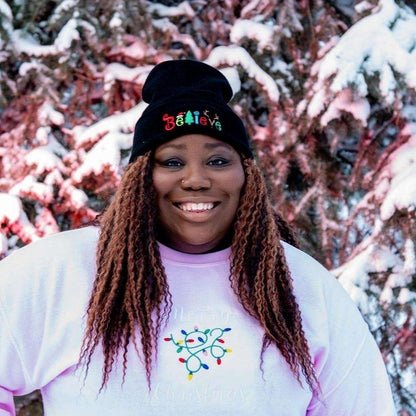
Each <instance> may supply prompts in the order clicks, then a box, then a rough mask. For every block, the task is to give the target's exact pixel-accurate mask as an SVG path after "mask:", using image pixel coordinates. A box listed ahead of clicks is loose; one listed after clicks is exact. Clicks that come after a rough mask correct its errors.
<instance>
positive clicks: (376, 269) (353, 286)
mask: <svg viewBox="0 0 416 416" xmlns="http://www.w3.org/2000/svg"><path fill="white" fill-rule="evenodd" d="M402 269H403V261H402V260H401V259H400V257H399V256H398V255H397V254H394V253H393V252H392V250H391V249H390V248H389V247H386V246H383V245H369V246H368V247H367V248H366V249H365V250H364V251H362V252H361V253H359V254H357V255H355V256H354V257H352V258H351V260H349V261H347V262H346V263H344V264H343V265H342V266H340V267H338V268H337V269H334V270H332V273H333V274H334V275H335V276H337V277H338V280H339V282H340V283H341V284H342V285H343V286H344V288H345V290H346V291H347V292H348V293H349V295H350V296H351V297H352V299H353V300H354V302H355V303H356V304H357V305H358V306H359V308H360V309H361V311H362V312H363V313H364V314H368V313H369V312H370V310H369V304H368V300H369V299H368V295H367V293H366V291H367V290H369V289H370V284H371V283H370V278H369V274H370V273H386V272H387V271H388V270H391V271H392V272H394V273H396V275H397V274H400V275H401V273H400V272H401V271H402ZM396 283H397V284H399V282H398V281H397V282H396ZM384 296H385V299H384V300H385V301H389V300H391V299H388V297H387V295H386V294H385V295H384Z"/></svg>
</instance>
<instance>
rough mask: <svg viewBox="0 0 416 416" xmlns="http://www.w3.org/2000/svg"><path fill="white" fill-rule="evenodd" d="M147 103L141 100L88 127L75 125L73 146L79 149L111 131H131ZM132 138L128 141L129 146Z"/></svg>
mask: <svg viewBox="0 0 416 416" xmlns="http://www.w3.org/2000/svg"><path fill="white" fill-rule="evenodd" d="M146 107H147V104H145V103H144V102H141V103H140V104H138V105H136V106H135V107H133V108H131V109H130V110H128V111H125V112H124V113H119V114H115V115H111V116H109V117H106V118H104V119H102V120H100V121H98V122H97V123H95V124H93V125H92V126H89V127H84V126H76V127H75V128H74V129H73V130H72V133H73V137H72V140H73V142H74V148H75V149H80V148H81V147H86V146H89V145H91V144H94V143H96V142H97V141H98V140H99V139H100V138H102V137H103V136H105V135H107V134H111V133H120V132H126V131H132V130H133V128H134V125H135V123H136V121H137V119H138V118H139V117H140V115H141V114H142V112H143V111H144V109H145V108H146ZM132 140H133V138H131V140H130V142H129V146H130V147H131V145H132V143H133V141H132Z"/></svg>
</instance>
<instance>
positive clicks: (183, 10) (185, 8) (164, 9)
mask: <svg viewBox="0 0 416 416" xmlns="http://www.w3.org/2000/svg"><path fill="white" fill-rule="evenodd" d="M147 11H148V12H149V13H154V14H156V15H158V16H160V17H178V16H186V17H188V18H189V19H193V18H194V17H195V12H194V10H193V9H192V7H191V5H190V4H189V2H187V1H184V2H182V3H180V4H179V5H177V6H171V7H169V6H165V5H163V4H154V3H152V4H149V5H148V6H147Z"/></svg>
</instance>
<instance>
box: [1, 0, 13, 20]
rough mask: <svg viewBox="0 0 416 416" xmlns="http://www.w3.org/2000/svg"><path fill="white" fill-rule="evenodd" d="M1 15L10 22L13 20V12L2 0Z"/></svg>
mask: <svg viewBox="0 0 416 416" xmlns="http://www.w3.org/2000/svg"><path fill="white" fill-rule="evenodd" d="M0 14H2V15H3V16H4V17H5V18H6V19H7V20H8V21H9V22H12V20H13V14H12V10H11V9H10V6H9V5H8V4H7V3H6V2H5V1H4V0H0Z"/></svg>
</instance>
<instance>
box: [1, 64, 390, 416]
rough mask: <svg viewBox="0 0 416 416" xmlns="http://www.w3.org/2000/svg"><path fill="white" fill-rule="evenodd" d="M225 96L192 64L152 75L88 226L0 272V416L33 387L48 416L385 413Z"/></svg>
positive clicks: (352, 323)
mask: <svg viewBox="0 0 416 416" xmlns="http://www.w3.org/2000/svg"><path fill="white" fill-rule="evenodd" d="M231 96H232V91H231V88H230V85H229V84H228V82H227V80H226V79H225V77H224V76H223V75H222V74H221V73H220V72H219V71H217V70H215V69H214V68H212V67H210V66H208V65H205V64H203V63H200V62H195V61H187V60H184V61H173V62H165V63H162V64H159V65H157V66H156V67H155V68H154V69H153V71H152V72H151V73H150V74H149V77H148V79H147V80H146V83H145V85H144V87H143V99H144V100H145V101H146V102H148V103H149V106H148V107H147V109H146V110H145V112H144V113H143V115H142V117H141V118H140V119H139V121H138V122H137V125H136V128H135V133H134V142H133V149H132V155H131V159H130V164H129V166H128V168H127V169H126V172H125V174H124V176H123V179H122V181H121V184H120V186H119V189H118V191H117V193H116V196H115V199H114V201H113V202H112V203H111V205H110V206H109V208H108V209H107V211H106V212H105V213H104V214H103V215H102V216H101V218H100V219H99V227H98V228H96V227H87V228H84V229H81V230H75V231H69V232H64V233H60V234H58V235H55V236H52V237H49V238H45V239H43V240H42V241H40V242H37V243H34V244H32V245H30V246H28V247H25V248H23V249H21V250H19V251H18V252H16V253H13V254H12V255H11V256H9V257H8V258H6V259H5V260H4V261H2V262H1V263H0V273H1V279H0V319H1V321H0V351H1V362H0V403H1V404H0V415H1V416H3V415H10V414H13V405H12V396H13V394H24V393H28V392H30V391H32V390H34V389H37V388H41V389H42V395H43V401H44V407H45V412H46V414H47V415H59V416H65V415H71V416H72V415H100V416H101V415H104V416H105V415H114V414H117V415H133V414H134V415H156V414H158V415H159V414H164V415H174V414H175V415H177V414H183V415H197V414H198V415H221V416H224V415H239V416H241V415H279V416H282V415H287V416H289V415H290V416H298V415H299V416H301V415H302V416H304V415H320V416H321V415H336V416H340V415H348V416H371V415H377V416H380V415H386V416H391V415H394V414H395V412H394V408H393V404H392V398H391V392H390V388H389V385H388V381H387V376H386V372H385V368H384V365H383V362H382V360H381V357H380V353H379V351H378V349H377V346H376V344H375V342H374V340H373V339H372V337H371V335H370V333H369V331H368V328H367V326H366V325H365V323H364V321H363V320H362V318H361V316H360V314H359V312H358V311H357V309H356V308H355V306H354V305H353V304H352V302H351V301H350V299H349V298H348V296H347V295H346V294H345V292H344V291H343V290H342V289H341V288H340V286H339V285H338V283H337V282H336V280H335V279H334V278H333V277H332V276H331V275H329V273H328V272H327V271H326V270H325V269H324V268H323V267H322V266H320V265H319V264H318V263H317V262H315V261H314V260H313V259H311V258H310V257H309V256H307V255H306V254H305V253H303V252H301V251H299V250H298V249H296V248H295V247H294V246H295V245H296V243H295V239H294V237H293V234H292V233H291V231H290V229H289V228H288V226H287V225H286V224H285V222H284V221H283V220H282V219H281V218H280V217H279V216H278V215H277V214H275V213H274V212H273V209H272V207H271V204H270V201H269V199H268V196H267V190H266V186H265V184H264V181H263V178H262V175H261V173H260V170H259V169H258V167H257V166H256V163H255V162H254V159H253V154H252V151H251V149H250V143H249V139H248V137H247V134H246V131H245V129H244V126H243V124H242V122H241V120H240V119H239V118H238V116H237V115H236V114H235V113H234V112H232V110H231V109H230V108H229V107H228V105H227V102H228V101H229V100H230V99H231ZM281 240H284V241H286V242H282V241H281ZM45 257H46V258H45ZM84 318H85V319H84Z"/></svg>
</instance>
